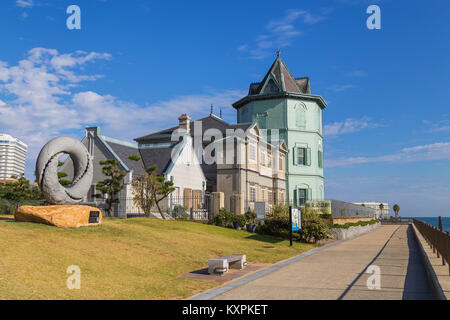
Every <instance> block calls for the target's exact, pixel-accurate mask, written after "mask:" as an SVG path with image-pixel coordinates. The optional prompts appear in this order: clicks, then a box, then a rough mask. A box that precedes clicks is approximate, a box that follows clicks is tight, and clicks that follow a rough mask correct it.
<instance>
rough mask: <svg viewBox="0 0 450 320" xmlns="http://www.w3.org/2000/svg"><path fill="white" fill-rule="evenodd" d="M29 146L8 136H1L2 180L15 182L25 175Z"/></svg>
mask: <svg viewBox="0 0 450 320" xmlns="http://www.w3.org/2000/svg"><path fill="white" fill-rule="evenodd" d="M27 148H28V146H27V145H26V144H25V143H23V142H22V141H20V140H19V139H17V138H13V137H12V136H10V135H8V134H0V180H13V179H11V176H17V177H20V176H21V175H23V174H24V173H25V159H26V154H27Z"/></svg>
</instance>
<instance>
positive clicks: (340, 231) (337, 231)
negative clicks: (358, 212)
mask: <svg viewBox="0 0 450 320" xmlns="http://www.w3.org/2000/svg"><path fill="white" fill-rule="evenodd" d="M380 226H381V223H380V222H378V223H374V224H368V225H367V226H357V227H349V228H348V229H344V228H333V229H330V234H331V236H332V237H333V238H334V239H337V240H345V239H350V238H354V237H357V236H359V235H361V234H364V233H368V232H371V231H373V230H375V229H377V228H379V227H380Z"/></svg>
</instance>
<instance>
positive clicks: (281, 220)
mask: <svg viewBox="0 0 450 320" xmlns="http://www.w3.org/2000/svg"><path fill="white" fill-rule="evenodd" d="M289 228H290V225H289V216H286V215H278V216H271V217H268V218H266V219H265V220H264V224H262V225H259V226H257V228H256V232H257V233H260V234H267V235H272V236H278V237H284V238H287V237H288V236H289Z"/></svg>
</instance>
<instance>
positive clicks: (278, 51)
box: [277, 49, 281, 58]
mask: <svg viewBox="0 0 450 320" xmlns="http://www.w3.org/2000/svg"><path fill="white" fill-rule="evenodd" d="M280 55H281V49H278V50H277V57H278V58H279V57H280Z"/></svg>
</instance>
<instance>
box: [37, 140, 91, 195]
mask: <svg viewBox="0 0 450 320" xmlns="http://www.w3.org/2000/svg"><path fill="white" fill-rule="evenodd" d="M63 154H68V155H69V156H70V158H71V159H72V162H73V169H74V175H73V177H74V179H73V182H72V184H71V185H70V187H68V188H64V187H63V186H62V185H61V184H60V183H59V179H58V161H59V157H60V156H61V155H63ZM93 173H94V171H93V164H92V157H91V156H90V155H89V152H88V151H87V149H86V147H85V146H84V145H83V144H82V143H81V142H80V141H78V140H75V139H73V138H70V137H58V138H55V139H52V140H50V141H49V142H48V143H47V144H46V145H45V146H44V147H43V148H42V150H41V152H40V153H39V157H38V159H37V161H36V178H37V183H38V184H39V187H40V189H41V191H42V193H43V194H44V197H45V199H47V201H48V202H49V203H50V204H77V203H80V202H81V201H83V198H84V196H86V194H87V193H88V191H89V188H90V187H91V183H92V177H93Z"/></svg>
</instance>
